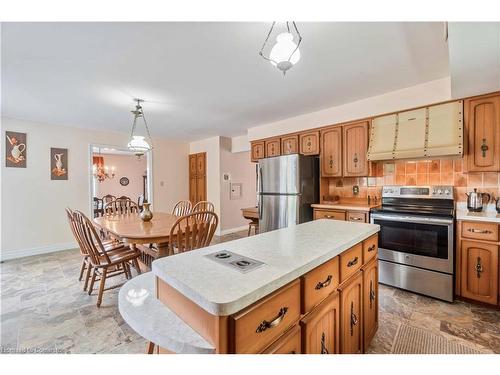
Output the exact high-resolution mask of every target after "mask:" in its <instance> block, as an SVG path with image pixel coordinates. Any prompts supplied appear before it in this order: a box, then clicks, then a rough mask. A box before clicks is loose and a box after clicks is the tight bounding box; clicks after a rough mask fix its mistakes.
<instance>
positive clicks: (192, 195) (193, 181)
mask: <svg viewBox="0 0 500 375" xmlns="http://www.w3.org/2000/svg"><path fill="white" fill-rule="evenodd" d="M197 182H198V179H197V178H196V177H189V200H190V201H191V203H192V204H195V203H197V202H198V195H197V194H196V185H197Z"/></svg>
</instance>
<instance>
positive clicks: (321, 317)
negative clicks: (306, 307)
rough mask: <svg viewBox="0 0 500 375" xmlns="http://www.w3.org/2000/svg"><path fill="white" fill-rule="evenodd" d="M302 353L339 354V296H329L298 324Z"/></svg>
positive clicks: (335, 294)
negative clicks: (299, 326)
mask: <svg viewBox="0 0 500 375" xmlns="http://www.w3.org/2000/svg"><path fill="white" fill-rule="evenodd" d="M300 325H301V327H302V353H304V354H335V353H338V352H339V294H338V293H337V292H335V293H333V294H331V295H330V296H329V297H328V298H327V299H326V300H324V301H323V302H322V303H321V304H320V305H318V306H317V307H316V308H315V309H314V310H313V311H312V312H311V313H310V314H308V315H306V317H305V318H303V319H302V320H301V322H300Z"/></svg>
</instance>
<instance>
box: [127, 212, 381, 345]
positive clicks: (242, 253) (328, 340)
mask: <svg viewBox="0 0 500 375" xmlns="http://www.w3.org/2000/svg"><path fill="white" fill-rule="evenodd" d="M378 231H379V227H378V225H373V224H362V223H352V222H343V221H337V220H316V221H313V222H308V223H304V224H300V225H296V226H293V227H289V228H284V229H280V230H276V231H272V232H268V233H263V234H260V235H258V236H252V237H249V238H244V239H239V240H236V241H231V242H226V243H222V244H218V245H214V246H210V247H207V248H203V249H199V250H196V251H192V252H189V253H185V254H179V255H174V256H170V257H166V258H162V259H158V260H156V261H154V262H153V267H152V272H151V273H150V274H149V275H145V276H144V277H143V280H144V281H143V282H144V283H145V282H149V283H150V284H151V283H152V280H154V287H153V286H152V285H150V284H148V285H144V286H141V285H138V284H140V283H141V281H135V284H133V283H134V280H135V279H133V280H131V281H129V282H128V283H127V284H126V285H125V286H124V287H123V288H122V290H121V291H120V305H119V307H120V312H121V313H122V315H123V316H124V319H125V320H126V321H127V322H128V323H129V324H130V325H131V327H132V328H133V329H135V330H136V331H137V332H138V333H139V334H141V335H142V336H143V337H145V338H146V339H148V340H150V341H152V343H153V344H155V352H160V353H161V352H189V353H192V352H195V353H202V352H203V353H206V352H215V353H271V352H275V353H288V352H290V353H291V352H293V353H362V352H363V351H364V349H365V348H366V347H367V346H368V344H369V342H370V340H371V338H372V337H373V335H374V333H375V332H376V329H377V327H378V311H377V310H378V308H377V306H378V277H377V269H378V267H377V256H376V254H377V242H378V241H377V232H378ZM147 278H149V281H147V280H146V279H147ZM136 279H137V278H136ZM132 284H133V285H132ZM131 285H132V286H133V288H131ZM148 288H149V289H148ZM140 290H143V291H148V290H149V291H150V292H147V293H148V294H150V295H149V296H148V297H147V298H146V299H145V301H141V303H140V304H137V303H136V305H135V306H134V305H133V303H132V302H131V300H132V301H133V300H134V299H133V298H132V297H131V296H136V295H137V293H138V291H140ZM139 294H140V293H139ZM143 294H144V292H143ZM151 294H152V295H151ZM147 305H150V306H149V307H146V306H147ZM151 305H154V307H151ZM153 310H154V311H153ZM148 311H149V312H148ZM162 311H163V313H162ZM174 320H175V322H174ZM181 325H182V327H180V326H181ZM155 327H156V328H155ZM160 331H161V332H160ZM193 343H195V344H193Z"/></svg>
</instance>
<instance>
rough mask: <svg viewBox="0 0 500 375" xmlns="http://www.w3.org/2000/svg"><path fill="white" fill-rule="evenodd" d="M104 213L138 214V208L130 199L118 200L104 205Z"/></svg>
mask: <svg viewBox="0 0 500 375" xmlns="http://www.w3.org/2000/svg"><path fill="white" fill-rule="evenodd" d="M104 212H105V213H106V215H122V214H131V213H138V212H139V206H137V203H135V202H134V201H132V200H130V199H122V198H118V199H115V200H114V201H111V202H109V203H106V205H105V206H104Z"/></svg>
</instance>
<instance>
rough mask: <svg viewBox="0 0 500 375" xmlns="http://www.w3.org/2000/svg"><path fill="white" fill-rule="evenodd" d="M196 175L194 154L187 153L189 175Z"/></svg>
mask: <svg viewBox="0 0 500 375" xmlns="http://www.w3.org/2000/svg"><path fill="white" fill-rule="evenodd" d="M192 176H196V154H193V155H189V177H192Z"/></svg>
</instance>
